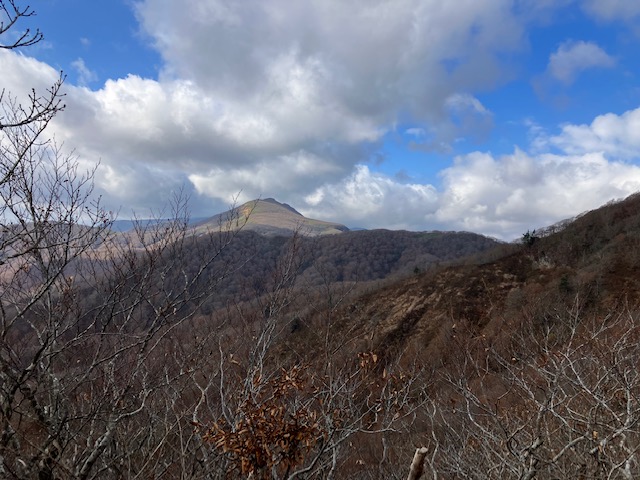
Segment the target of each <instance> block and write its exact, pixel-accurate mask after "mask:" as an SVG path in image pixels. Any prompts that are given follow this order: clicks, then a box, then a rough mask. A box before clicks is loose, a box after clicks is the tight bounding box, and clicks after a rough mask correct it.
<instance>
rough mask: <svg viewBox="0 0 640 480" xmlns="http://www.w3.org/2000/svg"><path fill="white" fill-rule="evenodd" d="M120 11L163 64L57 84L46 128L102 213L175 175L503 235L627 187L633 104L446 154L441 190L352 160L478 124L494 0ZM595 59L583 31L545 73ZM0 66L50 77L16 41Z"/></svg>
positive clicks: (198, 197) (198, 193)
mask: <svg viewBox="0 0 640 480" xmlns="http://www.w3.org/2000/svg"><path fill="white" fill-rule="evenodd" d="M136 5H137V6H136V8H137V15H138V18H139V20H140V22H141V24H142V27H143V29H144V31H145V32H146V34H148V35H149V37H150V38H152V39H153V41H154V44H155V46H156V48H157V49H158V51H159V52H160V53H161V55H162V58H163V59H164V62H165V64H164V65H163V68H162V73H161V75H160V78H158V79H147V78H140V77H138V76H135V75H130V76H128V77H126V78H120V79H111V80H107V81H106V82H105V84H104V86H102V87H101V88H100V89H98V90H95V91H92V90H90V89H88V88H78V87H74V86H72V85H69V86H67V92H68V96H67V98H66V101H67V103H68V108H67V110H66V111H65V112H64V113H63V114H61V115H60V116H59V117H58V118H57V119H56V122H55V124H54V125H53V126H52V132H53V133H55V134H56V135H57V136H58V137H59V139H60V140H64V141H65V142H66V144H67V145H68V146H69V147H70V148H75V149H76V151H77V153H78V155H79V156H80V158H81V159H83V161H86V162H87V163H91V162H94V161H98V160H99V161H100V162H101V167H100V168H99V170H98V174H97V179H96V180H97V187H98V193H101V194H103V195H104V198H105V199H106V200H107V201H108V202H110V204H111V205H113V206H114V207H115V208H114V209H116V210H117V209H118V206H119V205H126V208H127V210H128V209H130V208H133V209H136V210H142V209H144V208H149V207H155V208H158V207H160V206H161V205H163V204H164V203H165V202H166V200H167V198H168V197H169V196H170V194H171V192H173V191H177V190H179V189H180V188H181V187H182V186H184V187H185V188H186V190H187V193H190V194H191V195H192V200H193V202H194V214H195V215H202V214H206V213H209V214H213V213H216V212H218V211H220V210H222V209H223V208H225V207H226V206H227V205H228V203H229V201H230V198H231V197H234V196H235V195H236V194H238V192H242V197H241V200H246V199H249V198H255V197H258V196H263V197H266V196H277V198H278V199H279V200H281V201H285V202H288V203H290V204H292V205H294V206H295V207H296V208H298V209H299V210H301V211H302V212H303V213H306V214H309V215H311V216H315V217H318V218H326V219H330V220H336V221H341V222H343V223H347V224H349V225H355V226H365V227H376V226H377V227H387V228H411V229H419V230H422V229H433V228H439V229H464V230H475V231H479V232H483V233H487V234H492V235H495V236H502V237H503V238H513V237H517V236H519V235H520V234H521V233H522V232H523V231H525V230H526V229H527V228H535V227H537V226H542V225H546V224H549V223H553V222H555V221H557V220H559V219H561V218H563V217H566V216H571V215H573V214H575V213H576V212H579V211H581V210H586V209H589V208H595V207H597V206H598V205H600V204H602V203H605V202H606V201H608V200H610V199H611V198H619V197H622V196H625V195H627V194H629V193H632V192H634V191H635V190H637V189H638V188H640V173H639V172H638V167H635V166H632V165H628V164H626V163H624V161H625V160H626V159H630V158H635V156H636V154H637V152H638V148H639V145H640V142H639V140H638V136H637V134H636V132H637V131H640V128H638V126H639V125H638V123H639V122H640V121H639V120H638V117H640V113H638V111H632V112H627V113H626V114H623V115H620V116H616V115H613V114H609V115H604V116H602V117H598V118H596V119H595V120H594V121H593V123H592V124H591V125H566V126H564V127H563V128H562V130H561V131H560V133H559V134H558V135H555V136H553V135H550V134H548V133H545V131H541V130H539V129H538V128H537V127H536V128H534V127H535V125H533V124H532V134H533V135H535V137H536V148H535V151H532V152H528V153H527V152H522V151H520V150H516V151H515V152H514V153H513V154H511V155H506V156H499V157H496V156H493V155H491V154H489V153H481V152H475V153H471V154H468V155H464V156H460V157H458V159H457V160H456V162H455V164H454V165H453V166H451V167H450V168H448V169H446V170H445V171H444V172H443V173H442V187H436V186H434V185H429V184H420V183H417V182H416V181H414V180H411V179H410V178H408V176H406V175H398V176H397V177H396V178H392V177H390V176H386V175H383V174H381V173H378V172H375V171H373V167H368V166H366V164H367V160H369V159H370V158H371V155H372V153H375V151H376V149H377V147H378V146H379V142H380V141H381V139H382V138H383V136H384V135H385V133H387V132H391V131H396V128H397V125H398V124H399V123H404V122H407V123H409V124H411V125H412V126H413V128H412V129H408V130H406V131H405V132H404V133H405V134H407V135H413V136H415V138H416V140H417V141H418V142H419V143H420V144H423V146H425V147H428V148H432V149H433V148H439V149H446V147H447V146H449V145H450V144H451V142H454V141H456V140H457V139H459V138H460V137H463V138H464V139H466V138H474V137H477V136H482V135H486V134H487V133H488V132H489V131H490V129H491V128H492V122H493V115H492V113H491V112H490V111H489V109H487V108H486V107H485V106H484V105H483V104H482V103H481V102H480V101H479V99H478V98H477V97H476V96H475V95H476V94H477V92H479V91H485V90H487V89H491V88H492V87H493V86H495V85H496V84H497V83H499V82H501V81H503V80H502V78H503V77H504V76H505V75H508V73H509V67H508V65H505V64H503V63H502V62H503V59H505V58H508V57H509V55H508V54H509V53H511V52H513V51H514V50H516V49H518V48H520V47H521V46H522V45H523V43H524V42H523V25H522V19H521V18H519V17H518V16H517V15H516V14H514V12H513V9H512V4H511V3H510V2H508V1H506V0H463V1H461V2H442V1H440V0H394V1H382V0H375V1H371V0H366V1H365V0H309V1H306V2H290V1H288V0H286V1H285V0H261V1H258V0H246V1H243V2H226V1H225V2H223V1H218V0H206V1H205V0H185V1H183V2H166V1H164V0H144V1H141V2H138V3H136ZM505 54H507V55H505ZM612 62H613V59H612V58H611V57H610V56H609V55H608V54H607V53H606V52H604V51H603V50H602V49H601V48H600V47H598V46H597V45H595V44H593V43H587V42H574V43H568V44H563V45H562V46H560V48H559V49H558V51H557V52H556V53H555V54H554V55H552V57H551V58H550V62H549V70H548V74H549V75H553V76H554V78H556V79H557V80H560V81H562V82H567V83H571V82H572V81H573V80H574V79H575V78H576V76H577V75H579V74H580V72H582V71H583V70H584V69H586V68H595V67H606V66H610V65H611V64H612ZM77 67H78V68H79V69H80V71H81V72H82V71H84V70H86V72H85V73H86V74H87V75H89V74H90V71H89V70H88V69H87V68H86V65H84V62H79V63H78V64H77ZM0 71H2V72H3V77H2V82H3V86H6V87H7V88H8V89H9V90H11V91H15V92H21V89H23V90H24V86H25V85H28V86H29V87H31V86H35V87H37V88H39V89H43V88H45V87H47V86H49V85H50V84H51V83H53V81H54V80H55V78H56V76H57V72H56V71H55V70H54V69H51V68H50V67H48V66H47V65H45V64H42V63H40V62H37V61H35V60H33V59H30V58H28V57H24V56H22V55H19V54H16V53H15V52H2V51H0ZM89 78H90V77H87V79H89ZM24 93H25V94H28V93H29V91H28V90H26V91H25V92H24ZM547 131H548V130H547ZM552 147H553V148H556V149H560V150H559V151H558V150H555V152H556V154H550V153H548V152H549V151H550V148H552ZM123 213H126V212H123Z"/></svg>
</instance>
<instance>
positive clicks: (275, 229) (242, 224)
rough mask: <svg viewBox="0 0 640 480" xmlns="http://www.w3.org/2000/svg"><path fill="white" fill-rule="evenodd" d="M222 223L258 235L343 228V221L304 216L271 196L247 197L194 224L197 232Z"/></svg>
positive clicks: (327, 231) (329, 231) (316, 232)
mask: <svg viewBox="0 0 640 480" xmlns="http://www.w3.org/2000/svg"><path fill="white" fill-rule="evenodd" d="M221 225H223V226H224V227H226V226H229V227H231V228H241V229H242V230H247V231H254V232H257V233H260V234H261V235H271V236H274V235H289V234H291V232H294V231H299V232H300V233H301V234H302V235H305V236H317V235H332V234H336V233H341V232H346V231H348V230H349V229H348V228H347V227H345V226H344V225H341V224H339V223H333V222H326V221H323V220H314V219H312V218H306V217H304V216H303V215H302V214H301V213H299V212H298V211H296V210H295V209H294V208H293V207H291V206H289V205H287V204H286V203H280V202H278V201H276V200H275V199H273V198H266V199H258V200H251V201H249V202H247V203H244V204H243V205H240V206H239V207H235V208H233V209H231V210H229V211H227V212H223V213H220V214H218V215H214V216H213V217H211V218H209V219H206V220H204V221H200V222H198V223H196V224H195V228H196V231H197V232H204V231H207V230H214V231H215V230H216V229H218V228H220V226H221Z"/></svg>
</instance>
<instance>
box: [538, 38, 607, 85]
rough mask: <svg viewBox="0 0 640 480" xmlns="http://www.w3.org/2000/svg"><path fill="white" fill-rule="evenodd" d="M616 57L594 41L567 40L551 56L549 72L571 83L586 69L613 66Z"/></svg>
mask: <svg viewBox="0 0 640 480" xmlns="http://www.w3.org/2000/svg"><path fill="white" fill-rule="evenodd" d="M615 63H616V62H615V59H614V58H613V57H611V56H609V55H608V54H607V52H605V51H604V50H603V49H602V48H600V47H599V46H598V45H596V44H595V43H593V42H583V41H579V42H575V41H567V42H564V43H563V44H561V45H560V47H558V50H557V51H556V52H555V53H552V54H551V55H550V57H549V65H548V67H547V72H548V73H549V75H551V77H553V78H555V79H556V80H559V81H560V82H562V83H564V84H566V85H570V84H572V83H573V82H574V81H575V79H576V78H577V76H578V75H579V74H580V73H582V72H583V71H584V70H588V69H590V68H611V67H613V66H614V65H615Z"/></svg>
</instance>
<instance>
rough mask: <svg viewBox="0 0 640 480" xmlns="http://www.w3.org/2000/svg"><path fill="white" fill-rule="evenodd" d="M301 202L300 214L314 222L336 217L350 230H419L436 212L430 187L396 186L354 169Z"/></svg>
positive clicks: (360, 168)
mask: <svg viewBox="0 0 640 480" xmlns="http://www.w3.org/2000/svg"><path fill="white" fill-rule="evenodd" d="M304 201H305V203H306V206H301V207H300V210H301V211H302V212H303V213H306V214H308V215H310V216H316V217H317V218H331V216H333V217H335V216H336V215H337V218H340V219H341V221H343V222H346V223H348V224H349V225H351V226H354V225H355V226H361V227H373V228H375V227H378V228H390V229H413V230H420V229H424V225H426V224H429V223H430V222H429V218H430V216H431V215H432V214H433V213H434V212H435V211H436V208H437V203H438V193H437V191H436V189H435V188H434V187H433V186H431V185H421V184H417V183H400V182H398V181H396V180H394V179H392V178H390V177H388V176H386V175H382V174H379V173H375V172H371V171H370V170H369V168H368V167H367V166H365V165H358V166H356V167H355V169H354V171H353V172H352V173H351V175H349V176H348V177H346V178H345V179H343V180H341V181H340V182H337V183H335V184H328V185H323V186H322V187H319V188H317V189H316V190H315V191H314V192H312V193H311V194H309V195H307V196H306V197H305V199H304ZM421 225H422V226H423V227H420V226H421Z"/></svg>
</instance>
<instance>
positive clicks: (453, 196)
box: [435, 150, 640, 238]
mask: <svg viewBox="0 0 640 480" xmlns="http://www.w3.org/2000/svg"><path fill="white" fill-rule="evenodd" d="M443 180H444V189H443V192H442V195H441V199H440V208H439V209H438V211H437V213H436V215H435V217H436V219H437V220H438V221H439V222H442V223H443V224H446V225H450V226H457V228H462V229H464V230H472V231H480V232H484V233H487V234H490V235H494V236H498V237H502V238H517V237H518V235H519V234H521V233H522V232H524V231H526V230H527V229H528V228H536V227H541V226H546V225H550V224H552V223H554V222H556V221H558V220H561V219H564V218H568V217H572V216H574V215H576V214H577V213H580V212H583V211H586V210H590V209H593V208H597V207H599V206H600V205H602V204H604V203H606V202H607V201H609V200H611V199H612V198H620V197H625V196H627V195H630V194H631V193H634V192H636V191H637V190H639V189H640V167H637V166H635V165H628V164H626V163H623V162H617V161H610V160H607V159H606V158H605V157H604V155H602V154H600V153H587V154H583V155H551V154H541V155H538V156H530V155H527V154H526V153H524V152H522V151H520V150H516V151H515V152H514V153H513V154H511V155H506V156H503V157H498V158H495V157H493V156H492V155H490V154H485V153H473V154H470V155H466V156H462V157H459V158H458V159H457V160H456V163H455V165H454V166H452V167H450V168H448V169H446V170H445V171H444V172H443Z"/></svg>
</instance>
